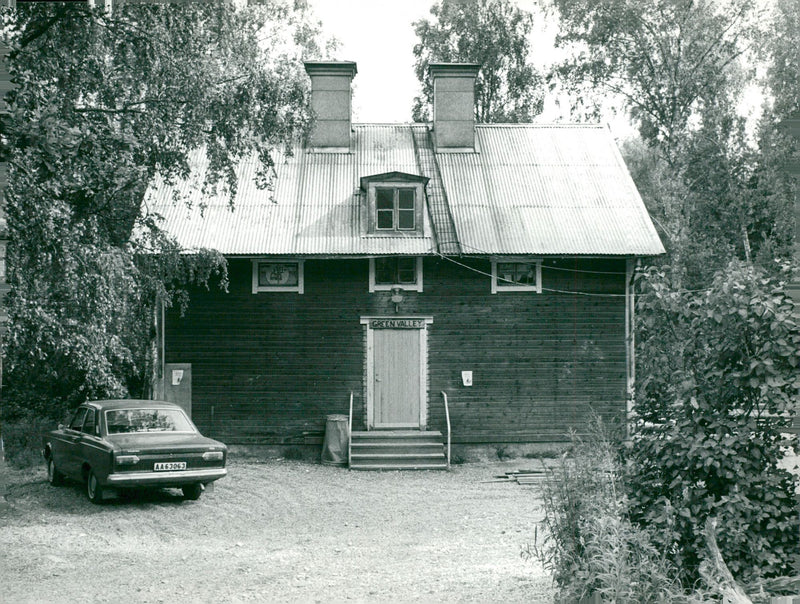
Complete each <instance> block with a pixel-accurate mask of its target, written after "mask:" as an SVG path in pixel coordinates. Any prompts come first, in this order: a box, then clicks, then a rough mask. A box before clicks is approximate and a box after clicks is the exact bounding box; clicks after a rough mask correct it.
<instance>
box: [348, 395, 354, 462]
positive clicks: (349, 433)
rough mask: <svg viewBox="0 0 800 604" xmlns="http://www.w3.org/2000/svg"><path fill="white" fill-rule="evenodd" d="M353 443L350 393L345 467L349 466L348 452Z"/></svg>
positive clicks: (351, 396) (351, 397)
mask: <svg viewBox="0 0 800 604" xmlns="http://www.w3.org/2000/svg"><path fill="white" fill-rule="evenodd" d="M352 443H353V392H352V390H351V391H350V417H349V420H348V422H347V466H348V467H349V466H350V451H351V450H352Z"/></svg>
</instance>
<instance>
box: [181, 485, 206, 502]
mask: <svg viewBox="0 0 800 604" xmlns="http://www.w3.org/2000/svg"><path fill="white" fill-rule="evenodd" d="M181 491H183V498H184V499H190V500H191V501H195V500H197V499H200V495H202V494H203V485H202V484H200V483H197V484H187V485H186V486H185V487H181Z"/></svg>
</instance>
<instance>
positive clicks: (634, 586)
mask: <svg viewBox="0 0 800 604" xmlns="http://www.w3.org/2000/svg"><path fill="white" fill-rule="evenodd" d="M618 451H619V445H618V442H617V441H615V439H614V438H613V437H612V436H611V435H610V434H609V432H608V430H607V428H606V427H605V426H604V425H603V423H602V421H601V420H600V419H599V418H596V419H595V420H594V422H593V426H592V430H591V432H590V434H589V436H588V437H587V438H586V439H585V440H584V439H581V438H578V437H577V436H575V435H573V437H572V447H571V449H570V450H568V451H567V452H565V453H564V454H563V455H562V456H561V457H560V458H559V460H558V462H557V463H556V464H555V466H553V467H551V469H550V470H548V474H547V479H546V481H545V483H544V485H543V498H544V508H545V518H544V520H543V522H542V529H543V530H542V533H543V536H542V538H541V540H540V537H539V534H538V531H537V535H536V539H535V542H534V543H533V544H532V545H530V546H529V547H528V548H527V549H526V551H525V552H523V554H524V555H526V556H532V557H535V558H537V559H539V560H540V561H541V562H542V563H543V565H544V566H545V568H546V569H547V570H549V571H551V572H552V573H553V578H554V580H555V582H556V585H557V586H558V598H559V600H560V601H563V602H577V601H579V600H580V599H581V598H584V597H588V596H590V595H591V594H598V595H600V596H601V597H602V598H603V599H604V600H605V601H611V602H618V603H625V602H630V603H634V602H636V603H644V602H663V601H674V600H675V596H676V595H677V592H678V591H679V590H678V589H677V586H676V582H675V580H674V578H673V577H675V576H676V573H674V569H673V568H672V567H671V564H670V562H669V561H668V559H667V558H666V556H664V554H663V553H662V552H659V551H658V550H657V549H656V548H655V547H654V546H653V540H652V539H651V536H650V535H649V533H648V532H647V531H646V530H645V529H643V528H641V527H638V526H635V525H633V524H632V523H631V522H630V521H629V520H628V518H627V505H628V502H627V498H626V496H625V492H624V485H623V479H622V472H621V467H620V463H619V457H618Z"/></svg>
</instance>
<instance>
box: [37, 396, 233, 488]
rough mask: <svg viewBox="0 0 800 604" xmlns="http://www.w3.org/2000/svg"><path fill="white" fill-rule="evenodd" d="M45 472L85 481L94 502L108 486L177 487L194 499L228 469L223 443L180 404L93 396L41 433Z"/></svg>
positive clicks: (56, 479)
mask: <svg viewBox="0 0 800 604" xmlns="http://www.w3.org/2000/svg"><path fill="white" fill-rule="evenodd" d="M43 444H44V449H43V451H42V452H43V454H44V458H45V461H46V462H47V477H48V480H49V481H50V484H52V485H54V486H57V485H60V484H62V483H63V482H64V481H65V479H67V478H71V479H74V480H79V481H83V482H84V483H85V484H86V495H87V496H88V497H89V500H91V501H92V502H94V503H99V502H100V501H102V500H103V495H104V492H105V491H107V490H111V489H117V490H121V489H141V488H161V487H176V488H180V489H181V490H182V491H183V496H184V498H185V499H197V498H198V497H200V495H201V494H202V493H203V490H204V489H205V485H207V484H209V483H210V482H213V481H215V480H218V479H220V478H222V477H223V476H225V475H226V474H227V470H226V469H225V462H226V461H227V456H228V449H227V447H226V446H225V445H224V444H223V443H221V442H219V441H216V440H212V439H210V438H206V437H205V436H203V435H202V434H200V432H199V431H198V430H197V428H196V427H195V425H194V424H193V423H192V420H191V419H189V417H188V416H187V415H186V412H185V411H184V410H183V409H182V408H181V407H179V406H178V405H175V404H172V403H166V402H161V401H144V400H117V401H92V402H87V403H84V404H82V405H80V406H79V407H78V408H77V409H76V410H75V413H74V414H73V415H72V417H71V419H70V420H69V423H68V424H67V425H66V426H64V425H61V426H59V427H58V429H57V430H53V431H52V432H48V433H47V434H45V435H44V437H43Z"/></svg>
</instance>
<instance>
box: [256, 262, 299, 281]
mask: <svg viewBox="0 0 800 604" xmlns="http://www.w3.org/2000/svg"><path fill="white" fill-rule="evenodd" d="M299 274H300V272H299V270H298V264H297V263H296V262H259V263H258V284H259V286H261V287H268V286H270V285H275V286H278V285H280V286H295V285H297V284H298V282H299Z"/></svg>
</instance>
